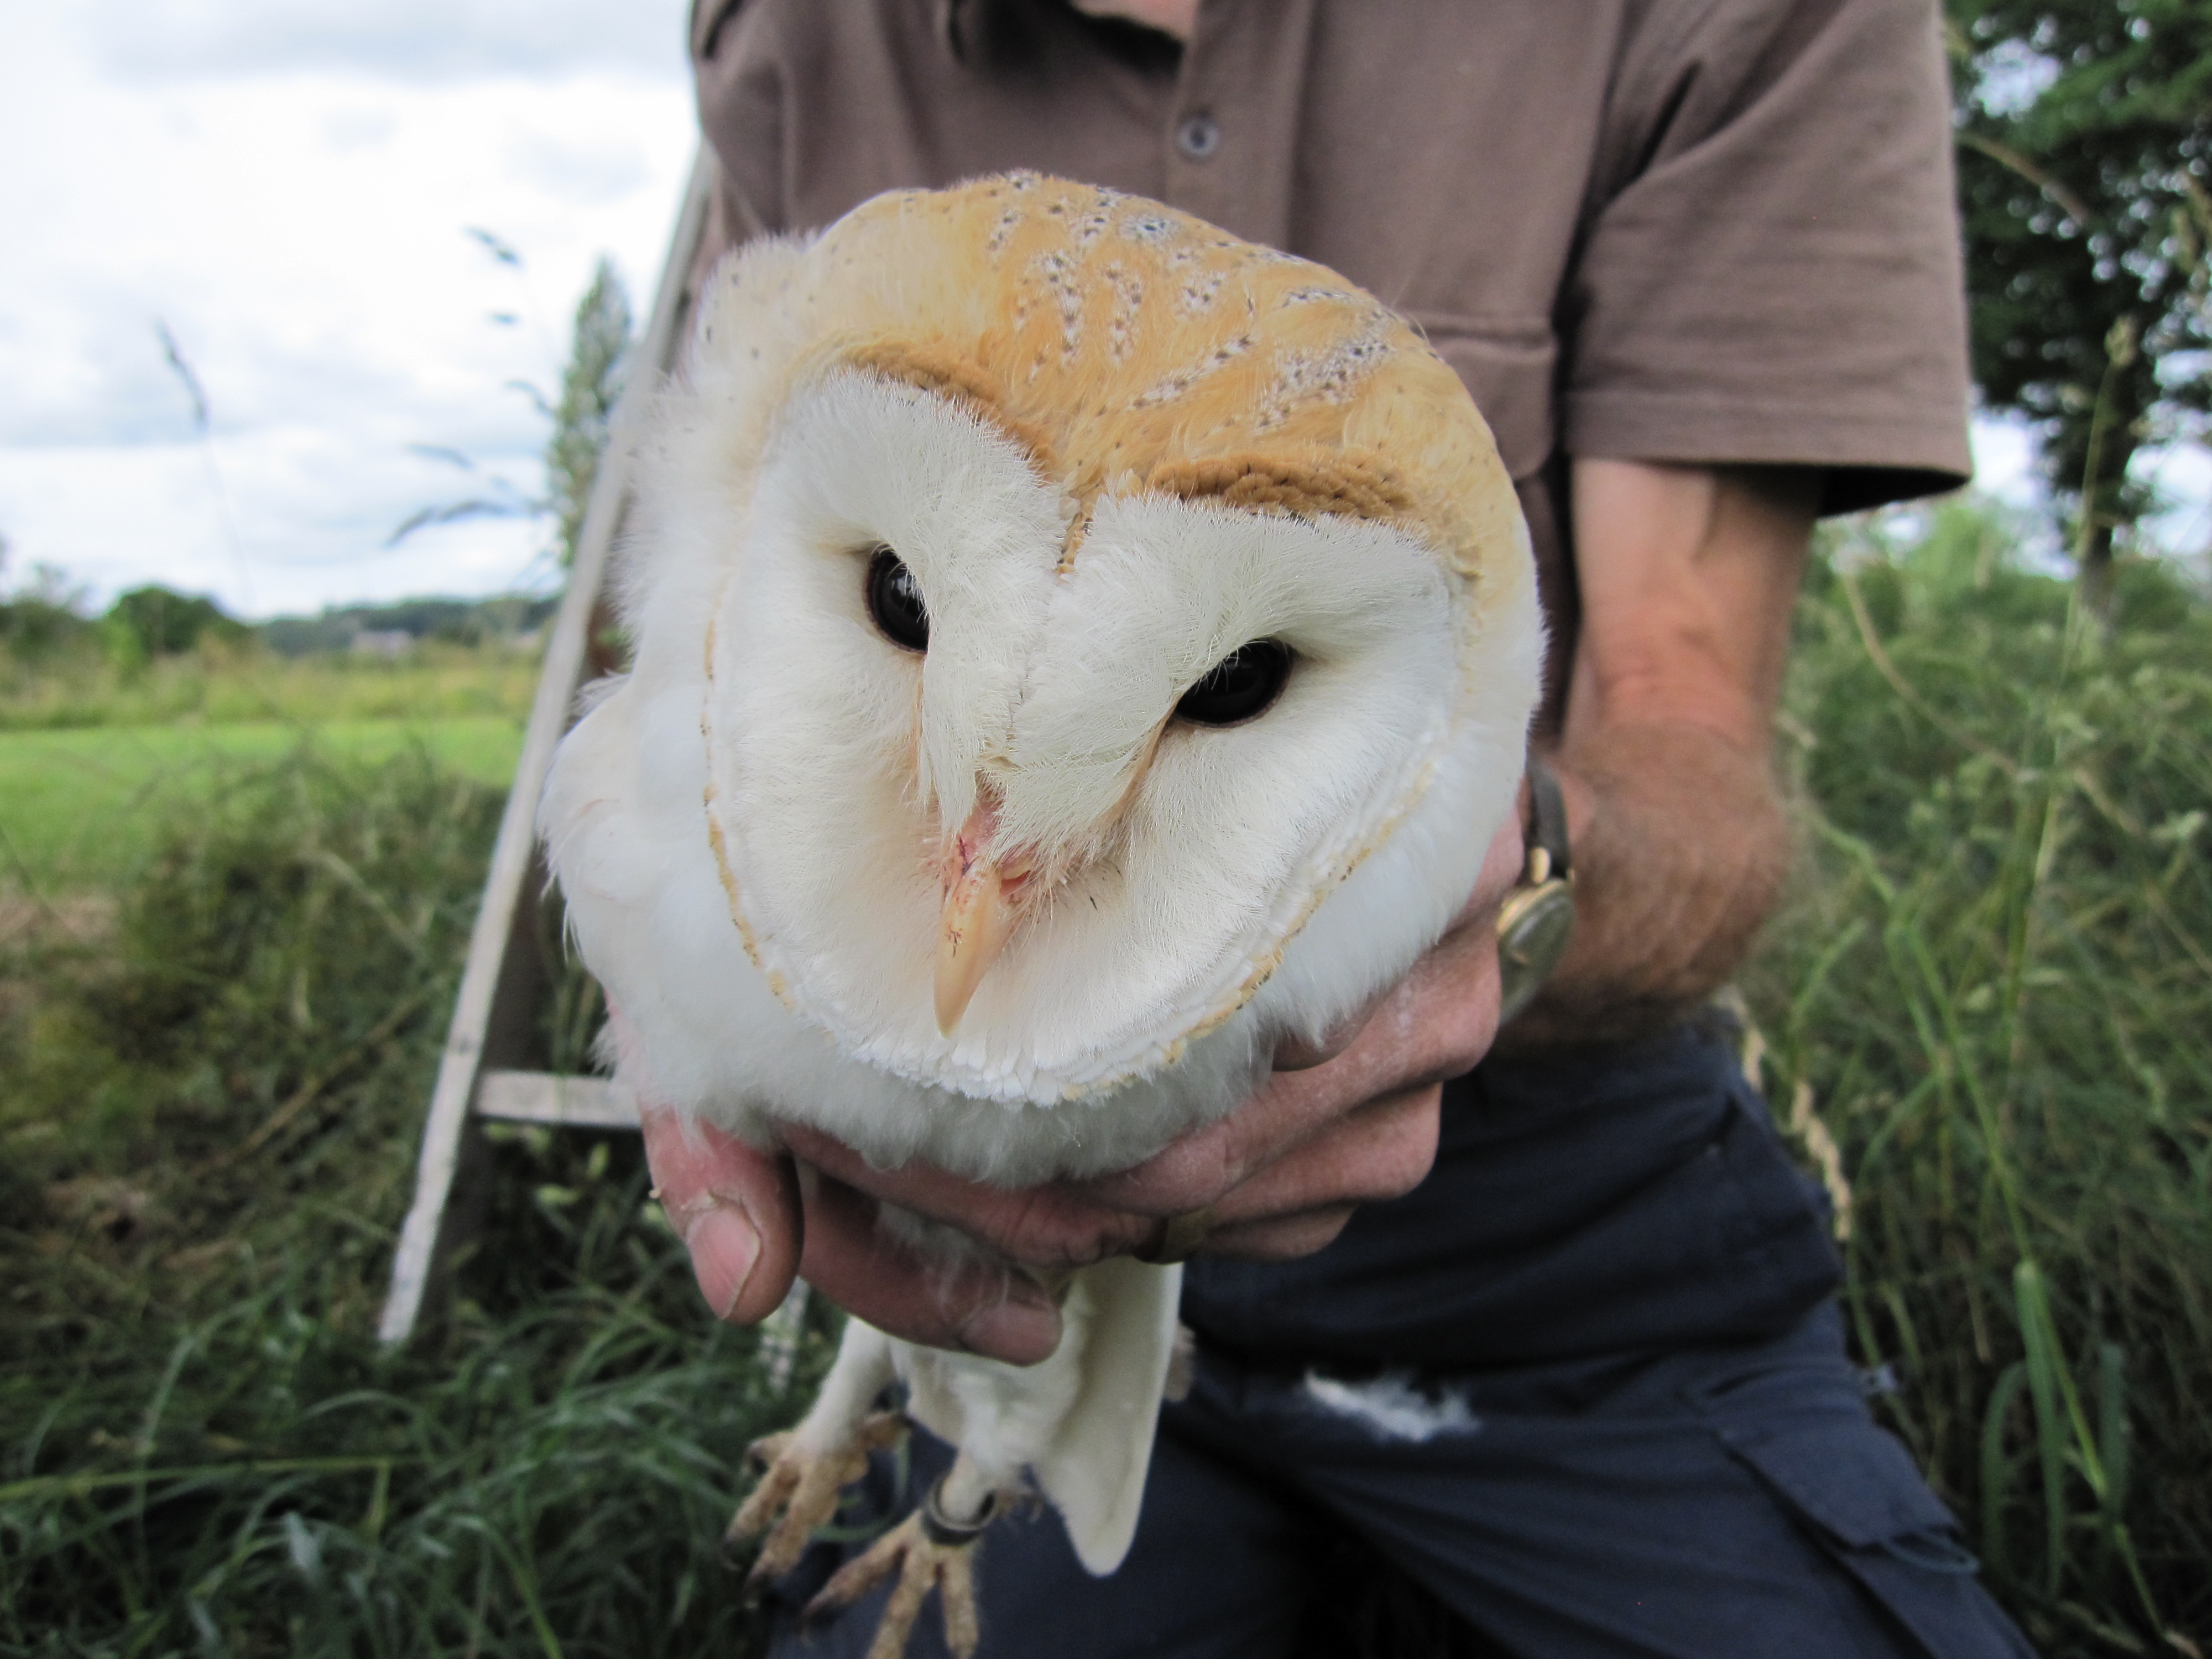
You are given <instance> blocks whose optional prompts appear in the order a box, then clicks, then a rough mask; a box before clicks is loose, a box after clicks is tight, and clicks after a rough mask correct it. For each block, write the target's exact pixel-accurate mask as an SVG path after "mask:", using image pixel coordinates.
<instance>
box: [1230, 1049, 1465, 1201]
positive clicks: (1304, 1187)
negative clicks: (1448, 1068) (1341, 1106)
mask: <svg viewBox="0 0 2212 1659" xmlns="http://www.w3.org/2000/svg"><path fill="white" fill-rule="evenodd" d="M1442 1101H1443V1086H1442V1085H1439V1084H1434V1083H1431V1084H1428V1085H1425V1086H1422V1087H1419V1088H1414V1089H1407V1090H1402V1091H1400V1092H1398V1093H1397V1094H1395V1095H1385V1096H1384V1097H1383V1098H1382V1099H1380V1100H1373V1101H1370V1102H1369V1103H1367V1104H1366V1105H1364V1106H1362V1107H1361V1108H1359V1109H1358V1110H1357V1111H1354V1112H1350V1113H1347V1114H1346V1115H1344V1116H1343V1117H1340V1118H1339V1119H1337V1120H1336V1121H1334V1123H1331V1124H1330V1125H1329V1126H1328V1127H1327V1128H1325V1129H1323V1130H1322V1131H1321V1133H1318V1134H1316V1135H1314V1136H1313V1137H1311V1138H1310V1139H1308V1140H1307V1141H1306V1142H1305V1144H1304V1145H1303V1146H1300V1147H1298V1149H1297V1151H1295V1152H1291V1153H1290V1154H1288V1155H1287V1156H1286V1157H1283V1158H1277V1159H1276V1160H1275V1161H1274V1162H1273V1163H1272V1164H1268V1165H1267V1167H1266V1168H1265V1169H1263V1170H1260V1171H1259V1172H1258V1173H1257V1174H1255V1175H1254V1176H1252V1177H1251V1179H1249V1181H1246V1182H1243V1183H1242V1184H1240V1185H1239V1186H1237V1188H1234V1189H1233V1190H1231V1192H1229V1193H1228V1194H1225V1195H1224V1196H1223V1197H1222V1198H1221V1200H1219V1201H1218V1203H1216V1204H1215V1205H1214V1206H1213V1225H1214V1232H1215V1234H1216V1235H1217V1236H1218V1235H1219V1234H1220V1233H1222V1232H1224V1231H1226V1230H1228V1229H1229V1228H1231V1227H1234V1226H1237V1225H1243V1224H1246V1223H1251V1222H1260V1221H1266V1220H1268V1219H1270V1218H1276V1217H1283V1218H1289V1217H1294V1216H1303V1215H1306V1214H1308V1213H1310V1212H1315V1211H1318V1210H1324V1209H1328V1208H1332V1207H1335V1206H1351V1205H1355V1204H1381V1203H1385V1202H1388V1201H1389V1200H1391V1199H1394V1198H1403V1197H1404V1196H1405V1195H1406V1194H1407V1193H1410V1192H1412V1191H1413V1188H1416V1187H1418V1186H1419V1185H1420V1184H1421V1182H1422V1181H1423V1180H1424V1179H1425V1178H1426V1176H1427V1175H1428V1173H1429V1170H1430V1168H1431V1165H1433V1164H1435V1162H1436V1158H1437V1125H1438V1123H1439V1121H1441V1116H1442V1113H1441V1104H1442Z"/></svg>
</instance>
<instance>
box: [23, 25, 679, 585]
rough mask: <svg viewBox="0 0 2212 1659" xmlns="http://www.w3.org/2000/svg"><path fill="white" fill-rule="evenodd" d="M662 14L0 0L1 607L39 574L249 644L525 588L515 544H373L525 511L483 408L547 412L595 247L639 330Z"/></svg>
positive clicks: (513, 424)
mask: <svg viewBox="0 0 2212 1659" xmlns="http://www.w3.org/2000/svg"><path fill="white" fill-rule="evenodd" d="M684 11H685V6H684V0H531V3H527V4H526V3H523V0H377V3H375V4H373V5H363V4H360V3H358V0H355V3H349V4H343V5H339V4H331V3H325V0H133V3H131V4H127V5H126V4H123V3H119V0H71V3H70V4H67V5H56V4H52V3H42V0H0V35H4V38H5V39H6V40H7V42H8V49H7V51H6V52H0V156H4V157H6V158H7V159H6V161H5V162H4V164H0V224H6V225H8V226H10V227H12V228H13V230H12V233H11V234H9V235H8V236H7V237H5V238H4V239H0V536H5V537H6V538H7V540H8V543H9V566H8V568H7V569H6V570H5V571H0V585H13V584H18V583H21V582H22V581H23V580H26V579H27V574H28V572H29V571H30V568H31V567H32V566H33V564H35V563H39V562H48V563H52V564H55V565H58V566H60V567H62V568H64V569H65V570H66V571H67V572H68V573H69V574H70V577H71V578H72V579H73V580H76V581H80V582H82V583H84V584H87V585H88V586H90V587H91V589H92V590H93V598H94V600H95V602H97V601H100V600H104V599H106V598H108V597H110V596H112V594H113V593H114V592H118V591H119V590H121V589H123V588H125V587H129V586H134V585H136V584H137V583H140V582H145V581H161V582H164V583H167V584H168V585H170V586H175V587H179V588H184V589H187V590H191V591H195V592H210V593H212V594H214V595H216V598H217V599H220V600H221V601H222V604H223V605H225V606H226V607H228V608H229V609H230V610H232V611H235V612H237V613H239V614H240V615H246V616H267V615H271V614H276V613H279V612H286V611H313V610H316V609H319V608H320V607H321V606H323V605H325V604H332V603H343V602H348V601H352V600H358V599H391V598H397V597H399V596H402V595H406V594H416V593H428V592H441V593H484V592H501V591H505V590H507V589H510V588H512V587H513V586H517V585H518V584H519V583H534V584H535V585H537V586H545V585H546V584H547V583H548V582H549V581H550V577H551V574H552V573H551V571H550V568H549V567H548V565H547V564H546V562H545V561H544V557H543V551H544V546H545V544H546V540H547V537H548V530H547V526H546V525H545V523H544V521H543V520H539V521H535V522H532V521H526V520H477V521H474V522H470V523H464V524H457V525H454V526H450V527H446V528H441V529H437V530H433V531H427V532H421V533H418V534H417V535H416V536H413V537H410V538H408V539H407V540H406V541H404V542H403V543H402V544H399V545H398V547H393V548H387V547H386V545H385V543H386V540H387V538H389V536H390V534H391V532H392V530H393V529H394V528H395V527H396V526H398V524H399V522H400V521H401V520H404V518H406V517H407V515H408V514H409V513H411V512H413V511H414V510H415V509H416V508H418V507H422V506H425V505H428V504H435V503H438V502H443V501H453V500H458V499H462V498H465V497H468V496H472V495H486V494H488V493H494V492H495V491H496V490H497V489H498V488H499V486H498V484H497V483H495V482H494V481H495V480H503V481H504V482H505V485H506V488H507V489H508V490H509V491H510V492H511V493H512V494H513V495H516V496H518V497H520V498H528V497H530V496H532V495H535V494H537V493H538V491H539V489H541V488H542V480H543V473H542V469H541V467H540V465H539V463H538V451H539V449H540V447H541V446H542V445H543V443H544V437H545V431H546V423H545V421H544V416H542V415H541V414H539V412H538V410H537V409H536V407H535V406H534V405H533V404H532V402H531V400H530V399H529V398H528V397H526V395H525V394H523V393H522V392H518V391H516V390H515V389H513V386H512V385H511V384H510V383H511V382H514V381H526V382H530V383H532V384H533V385H535V386H538V387H540V388H543V389H545V390H548V391H550V390H551V389H552V388H553V387H554V386H556V384H557V380H558V377H559V373H560V368H561V365H562V361H563V360H564V358H565V355H566V345H567V340H568V331H569V325H570V320H571V317H572V315H573V312H574V306H575V302H576V301H577V299H578V297H579V296H580V295H581V294H582V292H583V289H584V288H585V286H586V283H588V282H589V280H590V278H591V274H592V267H593V264H594V262H595V261H596V260H597V258H599V256H600V255H601V254H602V253H604V254H606V255H608V256H609V257H611V258H612V259H613V261H614V264H615V268H616V270H617V271H618V272H619V273H620V275H621V276H622V277H623V281H624V283H625V284H626V285H627V287H628V289H629V293H630V295H631V299H632V302H633V304H634V305H635V307H636V308H637V310H638V311H639V312H640V313H641V314H642V313H643V312H644V310H645V309H646V308H647V307H648V306H649V305H650V302H651V297H652V290H653V284H654V282H655V280H656V278H657V276H658V273H659V267H660V264H661V262H662V258H663V255H664V253H665V246H666V242H667V238H668V235H669V232H670V229H671V225H672V223H673V221H674V217H675V213H676V209H677V206H678V198H679V197H680V195H681V192H682V189H683V185H684V177H685V174H686V172H687V169H688V167H689V166H690V156H691V153H692V147H693V144H694V143H695V129H694V126H693V117H692V107H691V95H690V80H689V76H688V74H687V72H686V70H685V67H684V53H683V39H684ZM471 227H476V228H482V229H484V230H488V231H489V232H491V233H492V234H494V235H495V236H496V237H497V238H499V239H500V240H501V241H503V242H504V243H505V244H507V246H510V247H512V248H513V250H514V251H515V252H517V253H518V254H519V255H520V258H521V264H520V267H519V268H518V267H515V266H512V265H508V264H502V263H501V261H499V260H498V259H496V258H494V257H493V255H492V254H491V252H489V250H488V249H487V247H486V246H484V245H483V242H482V241H480V240H477V239H476V238H475V237H473V236H471V234H469V233H470V228H471ZM501 318H507V319H512V320H508V321H501V320H499V319H501ZM641 320H642V315H641ZM162 325H166V326H167V330H168V331H169V332H170V334H171V336H172V337H173V338H174V340H175V341H176V343H177V345H178V347H179V350H180V352H181V354H182V356H184V358H185V361H186V362H188V364H189V365H190V367H191V370H192V372H193V374H194V375H195V377H196V378H197V380H198V382H199V384H200V385H201V386H203V387H204V392H205V397H206V402H207V405H208V409H209V411H210V417H211V424H210V437H209V438H208V440H207V441H203V440H202V439H201V437H200V436H199V435H198V432H197V428H196V424H195V421H194V414H193V406H192V400H191V394H190V392H188V391H187V389H186V386H185V383H184V381H183V380H182V379H181V378H180V377H179V374H177V373H176V371H175V370H174V369H173V368H172V367H171V365H170V364H169V362H168V361H167V357H166V356H165V352H164V349H163V344H162V341H161V334H160V328H161V326H162ZM428 451H445V452H450V454H449V455H447V457H445V458H442V459H441V458H440V457H438V456H436V455H434V454H432V453H426V452H428ZM454 456H459V457H465V458H466V459H467V460H468V461H469V463H470V464H471V465H470V466H469V467H468V468H464V467H463V466H462V465H460V464H459V461H458V460H457V459H453V457H454Z"/></svg>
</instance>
